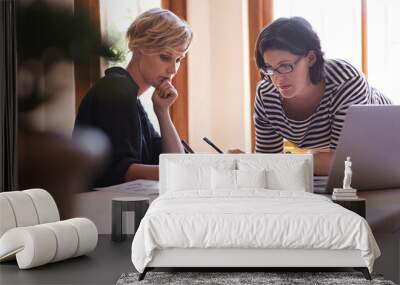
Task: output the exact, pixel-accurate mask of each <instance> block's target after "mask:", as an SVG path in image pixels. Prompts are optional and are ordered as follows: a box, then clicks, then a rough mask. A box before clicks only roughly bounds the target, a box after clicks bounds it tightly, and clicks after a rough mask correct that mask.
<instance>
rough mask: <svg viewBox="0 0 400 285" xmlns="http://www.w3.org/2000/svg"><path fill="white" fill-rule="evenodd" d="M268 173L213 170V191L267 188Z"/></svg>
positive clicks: (263, 171)
mask: <svg viewBox="0 0 400 285" xmlns="http://www.w3.org/2000/svg"><path fill="white" fill-rule="evenodd" d="M266 186H267V177H266V171H265V169H263V170H230V169H215V168H212V169H211V189H213V190H231V191H232V190H238V189H242V188H266Z"/></svg>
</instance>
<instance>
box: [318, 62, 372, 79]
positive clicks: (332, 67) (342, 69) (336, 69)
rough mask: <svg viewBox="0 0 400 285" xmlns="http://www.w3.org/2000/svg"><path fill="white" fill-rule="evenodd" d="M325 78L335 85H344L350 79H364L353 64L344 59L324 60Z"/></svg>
mask: <svg viewBox="0 0 400 285" xmlns="http://www.w3.org/2000/svg"><path fill="white" fill-rule="evenodd" d="M324 69H325V77H326V78H327V80H331V81H333V82H335V83H336V84H342V83H345V82H347V81H349V80H351V79H354V78H358V77H364V75H363V74H362V72H360V71H359V70H358V69H357V68H356V67H355V66H354V65H353V64H351V63H350V62H348V61H347V60H344V59H338V58H335V59H326V60H325V67H324Z"/></svg>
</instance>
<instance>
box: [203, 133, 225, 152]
mask: <svg viewBox="0 0 400 285" xmlns="http://www.w3.org/2000/svg"><path fill="white" fill-rule="evenodd" d="M203 140H204V141H205V142H206V143H208V144H209V145H210V146H211V147H212V148H213V149H215V150H216V151H217V152H219V153H224V152H223V151H222V150H221V149H220V148H219V147H217V146H216V145H215V144H214V143H213V142H212V141H210V140H209V139H208V138H206V137H204V138H203Z"/></svg>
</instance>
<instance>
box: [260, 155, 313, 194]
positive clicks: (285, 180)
mask: <svg viewBox="0 0 400 285" xmlns="http://www.w3.org/2000/svg"><path fill="white" fill-rule="evenodd" d="M307 173H308V172H307V164H306V163H305V162H301V163H293V164H292V167H291V168H290V170H288V169H280V168H279V167H277V168H275V169H270V170H269V171H268V172H267V180H268V188H270V189H274V190H275V189H276V190H288V191H303V192H306V191H307V189H308V182H307V181H308V175H307Z"/></svg>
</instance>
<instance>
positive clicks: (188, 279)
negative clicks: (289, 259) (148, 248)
mask: <svg viewBox="0 0 400 285" xmlns="http://www.w3.org/2000/svg"><path fill="white" fill-rule="evenodd" d="M138 276H139V273H128V274H122V275H121V277H120V278H119V279H118V281H117V284H116V285H134V284H140V285H145V284H157V285H163V284H171V285H178V284H179V285H184V284H185V285H186V284H213V285H217V284H223V285H233V284H238V285H239V284H240V285H243V284H244V285H245V284H252V285H253V284H268V285H269V284H271V285H272V284H273V285H277V284H279V285H281V284H282V285H289V284H290V285H292V284H296V285H297V284H321V285H322V284H324V285H325V284H328V285H345V284H352V285H353V284H368V285H371V284H374V285H375V284H379V285H395V283H393V282H392V281H387V280H384V279H383V278H382V276H379V275H372V278H373V279H372V281H368V280H366V279H365V278H364V276H363V275H362V273H360V272H148V273H147V274H146V277H145V279H144V280H142V281H138Z"/></svg>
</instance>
